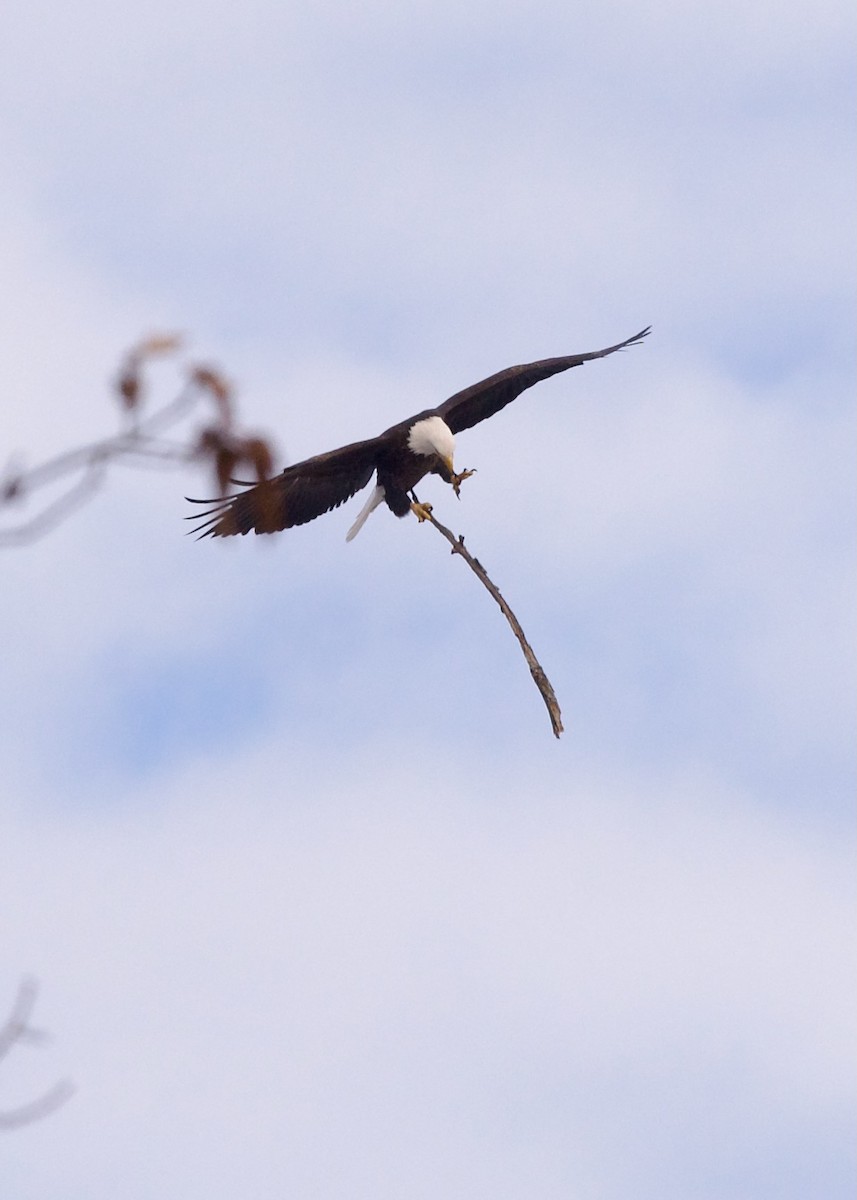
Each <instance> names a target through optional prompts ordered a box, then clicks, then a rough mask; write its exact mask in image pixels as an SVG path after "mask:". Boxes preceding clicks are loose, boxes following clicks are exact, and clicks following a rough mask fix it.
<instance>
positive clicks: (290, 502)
mask: <svg viewBox="0 0 857 1200" xmlns="http://www.w3.org/2000/svg"><path fill="white" fill-rule="evenodd" d="M380 441H381V439H380V438H369V439H368V440H367V441H365V442H352V443H351V445H349V446H341V447H340V448H339V449H338V450H330V451H328V453H327V454H318V455H316V457H315V458H308V459H306V460H305V461H304V462H299V463H295V464H294V466H291V467H286V469H285V471H283V472H282V474H280V475H276V476H274V478H273V479H266V480H264V481H263V482H262V483H257V484H256V485H255V486H254V487H251V488H248V489H247V491H246V492H239V493H238V494H237V495H235V496H224V497H221V498H220V499H214V500H191V503H192V504H211V505H213V507H212V508H209V509H208V510H207V511H206V512H203V513H194V515H193V516H192V517H189V518H188V520H199V519H200V518H203V520H202V524H200V525H197V526H196V527H195V528H194V529H193V530H192V532H193V533H197V534H199V536H200V537H230V536H231V535H232V534H235V533H250V532H251V531H253V532H254V533H277V532H278V531H279V530H281V529H291V527H292V526H293V525H305V524H306V523H307V521H313V520H315V518H316V517H320V516H321V515H322V513H326V512H330V510H331V509H333V508H338V507H339V505H340V504H344V503H345V501H346V500H350V499H351V497H352V496H353V495H354V494H355V493H356V492H359V491H360V490H361V488H364V487H365V486H366V484H367V483H368V482H369V480H370V479H371V478H372V472H373V471H374V470H375V467H376V460H377V456H378V451H379V443H380ZM188 499H190V497H188Z"/></svg>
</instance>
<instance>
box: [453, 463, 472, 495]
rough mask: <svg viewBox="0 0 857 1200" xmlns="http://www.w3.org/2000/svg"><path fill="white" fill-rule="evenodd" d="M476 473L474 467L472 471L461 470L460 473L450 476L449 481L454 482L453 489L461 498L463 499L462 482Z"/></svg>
mask: <svg viewBox="0 0 857 1200" xmlns="http://www.w3.org/2000/svg"><path fill="white" fill-rule="evenodd" d="M475 474H476V468H475V467H474V468H473V470H472V471H461V472H459V474H458V475H451V476H450V479H449V482H450V483H451V484H452V490H453V491H454V492H455V494H456V496H457V497H458V499H459V500H460V499H461V485H462V483H464V481H465V479H469V478H470V476H471V475H475Z"/></svg>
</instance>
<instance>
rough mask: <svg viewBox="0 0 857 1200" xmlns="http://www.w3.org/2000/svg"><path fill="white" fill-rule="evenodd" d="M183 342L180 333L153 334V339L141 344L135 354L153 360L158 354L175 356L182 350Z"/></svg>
mask: <svg viewBox="0 0 857 1200" xmlns="http://www.w3.org/2000/svg"><path fill="white" fill-rule="evenodd" d="M182 340H183V339H182V336H181V334H180V333H153V334H152V335H151V337H147V338H144V339H143V341H142V342H140V344H139V346H138V347H137V349H136V350H135V352H134V353H135V355H137V356H139V357H141V358H143V357H145V358H151V357H152V356H153V355H156V354H173V353H174V352H175V351H176V350H180V349H181V346H182Z"/></svg>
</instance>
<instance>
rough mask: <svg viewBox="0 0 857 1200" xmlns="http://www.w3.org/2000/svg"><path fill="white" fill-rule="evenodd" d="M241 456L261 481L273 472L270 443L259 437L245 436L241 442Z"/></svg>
mask: <svg viewBox="0 0 857 1200" xmlns="http://www.w3.org/2000/svg"><path fill="white" fill-rule="evenodd" d="M241 458H242V459H243V460H244V461H245V462H247V463H250V464H251V465H252V467H253V470H254V471H255V472H256V478H257V479H258V480H259V481H260V482H261V480H263V479H270V477H271V475H272V474H273V473H274V454H273V451H272V449H271V446H270V443H269V442H267V441H266V440H265V439H264V438H261V437H249V438H245V439H244V441H243V442H242V443H241Z"/></svg>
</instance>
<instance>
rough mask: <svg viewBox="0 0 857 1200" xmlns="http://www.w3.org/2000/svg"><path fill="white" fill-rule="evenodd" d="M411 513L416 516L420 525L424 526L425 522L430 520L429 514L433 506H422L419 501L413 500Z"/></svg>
mask: <svg viewBox="0 0 857 1200" xmlns="http://www.w3.org/2000/svg"><path fill="white" fill-rule="evenodd" d="M411 512H412V513H413V514H414V516H415V517H416V518H417V520H418V521H419V522H420V524H422V522H423V521H427V520H428V519H429V514H430V513H431V505H430V504H421V503H420V501H419V500H412V501H411Z"/></svg>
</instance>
